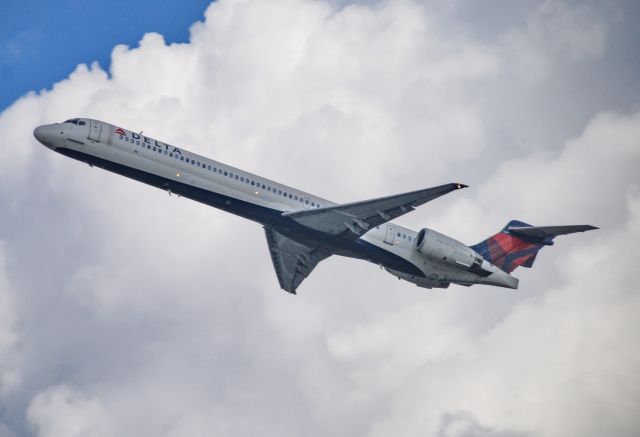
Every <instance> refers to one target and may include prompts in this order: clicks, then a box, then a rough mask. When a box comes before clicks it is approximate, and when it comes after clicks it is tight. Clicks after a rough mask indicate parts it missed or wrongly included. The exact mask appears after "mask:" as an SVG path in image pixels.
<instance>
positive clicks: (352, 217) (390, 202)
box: [282, 184, 467, 239]
mask: <svg viewBox="0 0 640 437" xmlns="http://www.w3.org/2000/svg"><path fill="white" fill-rule="evenodd" d="M466 187H467V185H463V184H446V185H440V186H438V187H433V188H427V189H424V190H417V191H411V192H409V193H403V194H396V195H394V196H387V197H380V198H377V199H371V200H364V201H361V202H353V203H345V204H342V205H335V206H328V207H324V208H318V209H312V210H305V211H294V212H286V213H283V214H282V215H283V216H287V217H291V218H292V219H293V220H295V221H297V222H298V223H300V224H302V225H304V226H307V227H308V228H311V229H315V230H317V231H321V232H325V233H327V234H331V235H341V236H350V238H353V239H356V238H358V237H359V236H360V235H362V234H364V233H366V232H367V231H368V230H369V229H371V228H372V227H375V226H379V225H381V224H383V223H386V222H388V221H390V220H393V219H395V218H397V217H400V216H402V215H404V214H406V213H408V212H411V211H413V210H414V209H415V208H416V207H418V206H420V205H422V204H424V203H427V202H429V201H431V200H433V199H436V198H438V197H440V196H443V195H445V194H447V193H450V192H452V191H455V190H459V189H461V188H466Z"/></svg>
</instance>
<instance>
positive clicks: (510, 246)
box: [470, 220, 598, 273]
mask: <svg viewBox="0 0 640 437" xmlns="http://www.w3.org/2000/svg"><path fill="white" fill-rule="evenodd" d="M592 229H598V228H596V227H594V226H590V225H570V226H531V225H529V224H527V223H523V222H521V221H518V220H511V221H510V222H509V223H507V225H506V226H505V227H504V228H502V231H500V232H499V233H497V234H495V235H493V236H492V237H489V238H487V239H486V240H484V241H482V242H480V243H478V244H476V245H475V246H470V247H471V248H472V249H473V250H475V251H476V252H478V253H479V254H480V255H482V257H483V258H484V259H486V260H487V261H489V262H490V263H492V264H493V265H495V266H497V267H499V268H501V269H502V270H504V271H505V272H507V273H511V272H512V271H514V270H515V269H516V268H517V267H519V266H522V267H527V268H531V267H532V266H533V263H534V261H535V259H536V255H537V254H538V251H539V250H540V249H542V248H543V247H544V246H551V245H553V239H554V238H555V237H557V236H558V235H565V234H572V233H574V232H585V231H590V230H592Z"/></svg>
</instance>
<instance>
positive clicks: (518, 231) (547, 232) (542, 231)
mask: <svg viewBox="0 0 640 437" xmlns="http://www.w3.org/2000/svg"><path fill="white" fill-rule="evenodd" d="M594 229H598V228H597V227H595V226H591V225H569V226H529V227H526V226H508V227H507V231H508V232H509V233H510V234H513V235H518V236H521V237H525V238H533V239H536V240H545V239H547V238H549V237H556V236H558V235H567V234H573V233H575V232H586V231H592V230H594Z"/></svg>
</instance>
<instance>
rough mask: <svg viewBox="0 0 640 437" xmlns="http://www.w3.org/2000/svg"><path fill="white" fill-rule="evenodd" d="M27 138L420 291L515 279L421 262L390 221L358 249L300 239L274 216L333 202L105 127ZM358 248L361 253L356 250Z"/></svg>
mask: <svg viewBox="0 0 640 437" xmlns="http://www.w3.org/2000/svg"><path fill="white" fill-rule="evenodd" d="M74 121H75V122H74ZM34 133H35V136H36V138H37V139H38V140H39V141H40V142H42V143H43V144H44V145H46V146H47V147H49V148H51V149H53V150H55V151H57V152H60V153H61V154H64V155H66V156H70V157H72V158H75V159H78V160H80V161H84V162H87V163H89V164H91V165H94V166H97V167H102V168H105V169H107V170H110V171H113V172H115V173H119V174H122V175H124V176H127V177H131V178H133V179H136V180H139V181H141V182H144V183H147V184H150V185H153V186H156V187H158V188H161V189H164V190H167V191H169V192H173V193H175V194H178V195H181V196H185V197H189V198H191V199H193V200H196V201H200V202H203V203H207V204H209V205H211V206H214V207H217V208H220V209H223V210H226V211H229V212H232V213H234V214H237V215H240V216H243V217H246V218H249V219H251V220H255V221H257V222H260V223H262V224H263V225H268V226H272V227H274V228H277V229H278V230H279V231H280V232H282V233H283V234H286V235H288V236H289V237H290V238H292V239H294V240H298V241H300V240H313V242H314V244H316V245H325V249H326V250H330V251H331V253H334V254H337V255H343V256H349V257H354V258H360V259H365V260H368V261H371V262H374V263H376V264H379V265H381V266H383V267H385V268H386V269H387V270H388V271H390V272H391V273H392V274H394V275H396V276H398V277H399V278H402V279H405V280H408V281H410V282H413V283H415V284H417V285H419V286H423V287H427V288H431V287H445V286H447V285H448V283H450V282H454V283H459V284H463V285H470V284H476V283H484V284H491V285H498V286H503V287H509V288H515V287H516V286H517V279H515V278H513V277H511V276H510V275H508V274H506V273H504V272H502V271H501V270H500V269H498V268H497V267H495V266H493V265H491V264H490V263H487V262H486V261H485V264H483V267H484V268H485V270H487V271H489V270H490V271H491V272H492V274H491V275H488V276H486V275H485V276H483V277H481V276H478V275H476V274H474V273H471V272H469V271H468V270H465V269H464V268H459V267H456V266H455V265H451V264H447V263H443V262H440V260H438V259H436V258H435V257H433V256H425V254H424V253H420V252H419V251H417V250H416V248H415V239H416V236H417V234H418V233H417V232H416V231H413V230H411V229H408V228H405V227H403V226H400V225H397V224H395V223H392V222H389V223H385V224H383V225H380V226H377V227H375V228H372V229H371V230H369V231H368V232H366V233H365V234H364V235H362V236H361V237H360V240H362V241H361V242H360V244H359V245H358V244H356V245H352V246H349V245H345V244H342V243H336V242H335V241H326V239H325V238H323V237H322V236H321V235H314V234H309V235H306V234H305V233H303V232H301V231H300V229H299V228H297V227H295V226H293V225H291V224H290V223H288V222H287V220H286V219H285V218H284V217H283V216H282V215H281V214H282V213H286V212H291V211H300V210H305V209H314V208H323V207H328V206H332V205H335V203H334V202H331V201H329V200H326V199H324V198H321V197H318V196H314V195H312V194H309V193H306V192H304V191H301V190H298V189H295V188H292V187H289V186H287V185H283V184H281V183H278V182H275V181H272V180H269V179H266V178H264V177H261V176H258V175H255V174H252V173H249V172H246V171H243V170H240V169H237V168H234V167H231V166H229V165H226V164H223V163H220V162H218V161H214V160H212V159H209V158H206V157H203V156H200V155H197V154H195V153H191V152H189V151H187V150H185V149H183V148H181V147H180V148H179V147H176V146H173V145H170V144H167V143H163V142H160V141H157V140H154V139H152V138H149V137H147V136H144V135H141V134H136V133H134V132H131V131H128V130H125V129H122V128H119V127H116V126H114V125H111V124H109V123H105V122H100V121H97V120H91V119H74V120H72V121H71V122H65V123H56V124H51V125H44V126H40V127H38V128H37V129H36V131H35V132H34ZM452 241H455V240H452ZM301 242H304V241H301ZM363 242H366V243H367V244H365V243H363ZM460 244H462V243H460ZM363 245H364V246H366V248H368V249H367V250H360V247H363ZM369 245H371V246H374V247H375V248H377V249H375V248H371V247H370V246H369ZM464 247H466V246H464ZM514 281H515V282H514Z"/></svg>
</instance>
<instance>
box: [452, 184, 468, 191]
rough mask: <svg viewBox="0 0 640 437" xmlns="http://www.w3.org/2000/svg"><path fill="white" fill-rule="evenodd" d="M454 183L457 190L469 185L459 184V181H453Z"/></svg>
mask: <svg viewBox="0 0 640 437" xmlns="http://www.w3.org/2000/svg"><path fill="white" fill-rule="evenodd" d="M454 185H455V186H456V189H457V190H459V189H461V188H468V187H469V185H465V184H460V183H455V184H454Z"/></svg>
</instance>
